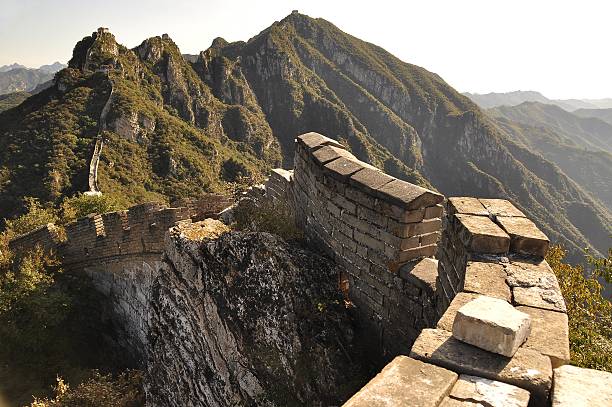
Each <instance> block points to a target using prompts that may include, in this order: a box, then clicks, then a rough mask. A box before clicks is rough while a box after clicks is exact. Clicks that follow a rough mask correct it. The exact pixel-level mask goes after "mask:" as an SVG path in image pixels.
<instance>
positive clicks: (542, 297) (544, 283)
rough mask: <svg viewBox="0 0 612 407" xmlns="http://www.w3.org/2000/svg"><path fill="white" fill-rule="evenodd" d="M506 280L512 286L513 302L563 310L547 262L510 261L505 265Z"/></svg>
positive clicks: (558, 290)
mask: <svg viewBox="0 0 612 407" xmlns="http://www.w3.org/2000/svg"><path fill="white" fill-rule="evenodd" d="M505 269H506V274H507V278H506V282H507V283H508V285H509V286H510V287H511V288H512V295H513V298H514V303H515V304H517V305H527V306H530V307H535V308H543V309H549V310H553V311H561V312H565V311H566V307H565V301H564V300H563V295H562V294H561V289H560V288H559V283H558V282H557V278H556V277H555V275H554V274H553V273H552V272H548V270H549V269H550V268H549V266H548V263H546V262H540V263H535V264H530V263H527V262H514V261H513V262H511V263H510V264H508V265H506V267H505Z"/></svg>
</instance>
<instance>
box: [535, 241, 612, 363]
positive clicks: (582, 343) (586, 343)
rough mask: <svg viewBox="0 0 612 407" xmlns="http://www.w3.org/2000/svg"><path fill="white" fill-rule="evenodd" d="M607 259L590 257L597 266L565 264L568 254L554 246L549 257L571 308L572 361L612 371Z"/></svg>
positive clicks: (610, 310) (588, 260) (608, 268)
mask: <svg viewBox="0 0 612 407" xmlns="http://www.w3.org/2000/svg"><path fill="white" fill-rule="evenodd" d="M611 253H612V250H611V251H609V252H608V258H607V259H598V258H594V257H593V256H590V255H588V256H587V262H588V263H589V264H591V265H592V266H593V267H592V269H591V270H588V271H587V270H585V269H584V268H583V267H582V266H572V265H569V264H566V263H563V258H564V257H565V254H566V251H565V250H563V249H562V248H561V247H560V246H553V247H552V248H551V249H550V250H549V252H548V255H547V257H546V260H547V261H548V263H549V264H550V266H551V267H552V269H553V271H554V272H555V275H556V276H557V279H558V280H559V286H560V288H561V292H562V293H563V298H564V299H565V304H566V306H567V317H568V323H569V340H570V352H571V362H572V364H574V365H577V366H581V367H586V368H591V369H599V370H606V371H608V372H612V303H610V301H609V300H607V299H606V298H604V296H603V293H602V290H603V287H602V285H601V283H600V279H601V280H603V279H605V278H606V277H607V278H608V279H609V278H610V261H611V257H610V254H611Z"/></svg>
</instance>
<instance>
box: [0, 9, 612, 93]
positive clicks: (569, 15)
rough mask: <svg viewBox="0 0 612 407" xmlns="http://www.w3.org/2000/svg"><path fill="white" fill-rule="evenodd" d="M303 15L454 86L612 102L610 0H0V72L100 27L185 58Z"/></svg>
mask: <svg viewBox="0 0 612 407" xmlns="http://www.w3.org/2000/svg"><path fill="white" fill-rule="evenodd" d="M292 9H298V10H299V11H300V12H301V13H305V14H308V15H310V16H311V17H322V18H325V19H327V20H329V21H331V22H332V23H334V24H335V25H336V26H338V27H339V28H341V29H342V30H344V31H346V32H348V33H350V34H352V35H355V36H357V37H359V38H361V39H364V40H366V41H369V42H372V43H375V44H377V45H380V46H382V47H384V48H385V49H387V50H388V51H390V52H391V53H393V54H395V55H396V56H398V57H399V58H401V59H402V60H404V61H406V62H410V63H413V64H417V65H420V66H423V67H425V68H427V69H428V70H430V71H433V72H436V73H437V74H439V75H440V76H442V77H443V78H444V79H445V80H446V81H447V82H449V83H450V84H451V85H452V86H454V87H455V88H456V89H457V90H459V91H471V92H479V93H483V92H491V91H495V92H505V91H511V90H519V89H520V90H538V91H540V92H542V93H544V94H545V95H546V96H548V97H551V98H602V97H612V79H611V78H610V75H611V73H612V53H611V52H610V46H611V45H610V40H611V39H612V28H611V27H612V22H611V19H612V1H609V0H601V1H591V0H580V1H564V0H556V1H549V0H529V1H525V0H512V1H506V0H503V1H502V0H444V1H443V0H418V1H413V0H405V1H383V0H369V1H361V0H352V1H334V0H308V1H297V0H282V1H280V0H274V1H253V0H251V1H242V0H225V1H218V0H210V1H203V0H201V1H196V0H153V1H132V0H121V1H119V0H97V1H91V0H54V1H52V0H0V65H4V64H9V63H13V62H19V63H22V64H24V65H27V66H39V65H42V64H47V63H51V62H53V61H56V60H59V61H61V62H66V61H67V60H68V59H69V58H70V55H71V53H72V48H73V46H74V44H75V43H76V42H77V41H78V40H80V39H81V38H83V37H84V36H85V35H89V34H90V33H91V32H92V31H94V30H95V29H96V28H97V27H99V26H105V27H109V28H110V30H111V32H112V33H114V34H115V36H116V38H117V41H119V42H120V43H122V44H124V45H126V46H128V47H134V46H136V45H138V44H139V43H140V42H142V40H144V39H145V38H147V37H151V36H154V35H161V34H163V33H168V34H170V37H172V39H173V40H174V41H175V42H176V43H177V44H178V45H179V47H180V48H181V50H182V52H183V53H197V52H198V51H200V50H203V49H206V48H207V47H208V46H209V45H210V43H211V41H212V40H213V38H215V37H218V36H221V37H224V38H225V39H226V40H228V41H235V40H248V39H249V38H250V37H252V36H254V35H256V34H257V33H258V32H260V31H261V30H263V29H264V28H266V27H268V26H269V25H271V24H272V22H274V21H275V20H280V19H282V18H283V17H285V16H286V15H287V14H289V13H290V12H291V10H292Z"/></svg>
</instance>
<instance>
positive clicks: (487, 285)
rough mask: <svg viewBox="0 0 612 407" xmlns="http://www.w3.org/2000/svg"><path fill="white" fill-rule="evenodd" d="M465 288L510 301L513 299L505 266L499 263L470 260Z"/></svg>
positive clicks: (472, 291) (466, 271) (466, 272)
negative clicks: (507, 281) (507, 282)
mask: <svg viewBox="0 0 612 407" xmlns="http://www.w3.org/2000/svg"><path fill="white" fill-rule="evenodd" d="M463 290H464V291H467V292H471V293H477V294H482V295H487V296H489V297H495V298H501V299H503V300H505V301H508V302H510V300H511V299H512V296H511V294H510V287H508V284H506V272H505V271H504V267H503V266H502V265H501V264H497V263H484V262H468V264H467V268H466V270H465V282H464V286H463Z"/></svg>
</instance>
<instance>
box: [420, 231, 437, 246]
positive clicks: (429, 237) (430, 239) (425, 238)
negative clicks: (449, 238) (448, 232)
mask: <svg viewBox="0 0 612 407" xmlns="http://www.w3.org/2000/svg"><path fill="white" fill-rule="evenodd" d="M438 240H440V232H434V233H427V234H425V235H421V236H420V242H421V245H422V246H427V245H430V244H434V243H437V242H438Z"/></svg>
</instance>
